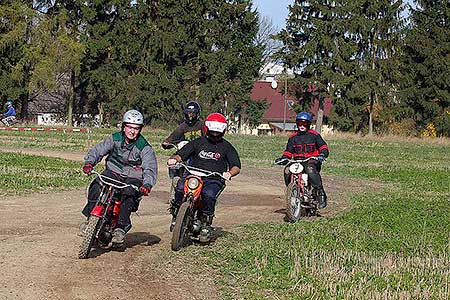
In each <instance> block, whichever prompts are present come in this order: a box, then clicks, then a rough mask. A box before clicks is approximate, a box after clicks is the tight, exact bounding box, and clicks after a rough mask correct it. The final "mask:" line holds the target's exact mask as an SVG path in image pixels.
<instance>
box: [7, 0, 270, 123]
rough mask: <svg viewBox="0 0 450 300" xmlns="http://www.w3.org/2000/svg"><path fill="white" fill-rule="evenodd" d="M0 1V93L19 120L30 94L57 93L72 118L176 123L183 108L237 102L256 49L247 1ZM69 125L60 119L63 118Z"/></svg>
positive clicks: (246, 90) (242, 98)
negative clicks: (134, 116) (15, 107)
mask: <svg viewBox="0 0 450 300" xmlns="http://www.w3.org/2000/svg"><path fill="white" fill-rule="evenodd" d="M0 3H1V6H0V55H1V58H0V68H1V76H0V93H1V95H2V96H3V97H4V98H10V99H18V100H17V102H19V103H20V104H19V106H20V112H21V114H22V117H24V118H26V117H27V113H28V105H29V104H30V103H31V102H32V101H35V99H36V95H39V94H40V93H41V94H42V93H49V92H52V91H55V90H58V91H62V92H63V93H64V95H65V97H64V98H65V99H66V101H65V106H66V107H65V111H66V113H67V116H69V117H68V120H69V122H71V120H72V117H70V116H72V115H80V114H83V113H89V114H100V116H101V121H103V122H107V121H108V122H113V121H114V120H117V119H118V118H120V116H121V114H122V113H123V112H124V111H125V110H126V109H129V108H137V109H139V110H141V111H142V112H143V113H144V115H145V118H146V120H145V121H146V123H147V124H151V125H155V126H158V125H160V124H167V123H174V122H176V121H178V119H179V114H177V112H180V111H181V108H182V107H183V105H184V104H185V103H186V102H188V101H189V100H197V101H199V102H200V103H201V105H202V106H203V107H204V109H205V111H206V112H208V111H213V110H214V111H217V110H219V111H222V112H224V113H227V114H230V113H231V114H232V113H234V112H235V111H241V110H242V108H245V105H246V103H248V102H249V101H250V100H251V98H250V90H251V88H252V83H253V81H254V80H255V78H257V76H258V70H259V68H260V66H261V57H262V52H263V48H262V46H261V45H259V44H257V43H255V42H254V41H255V37H256V35H257V32H258V13H257V12H256V11H255V9H254V8H252V3H251V1H249V0H227V1H223V0H131V1H130V0H93V1H85V0H34V1H24V0H13V1H1V2H0ZM69 125H70V124H69Z"/></svg>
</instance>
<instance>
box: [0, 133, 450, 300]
mask: <svg viewBox="0 0 450 300" xmlns="http://www.w3.org/2000/svg"><path fill="white" fill-rule="evenodd" d="M110 132H111V131H95V132H94V133H91V134H90V136H89V140H88V139H87V135H86V134H83V133H73V134H65V135H63V134H62V133H53V132H50V133H35V132H31V133H27V132H24V133H22V132H20V133H17V132H16V133H11V132H7V133H4V132H2V133H1V134H0V139H1V140H2V143H3V144H5V143H9V146H11V147H16V148H17V149H20V148H21V147H26V148H34V149H50V150H61V151H86V150H87V146H88V144H91V145H92V144H93V142H97V141H100V140H101V139H103V138H104V137H105V136H106V135H107V134H108V133H110ZM167 134H168V132H166V131H160V130H151V131H147V133H146V134H145V135H146V137H147V138H148V140H149V141H150V142H151V143H152V144H154V145H158V144H159V143H160V141H161V140H162V139H163V138H164V137H165V136H166V135H167ZM227 138H228V139H229V140H230V141H231V142H232V143H233V144H234V145H235V146H236V148H237V149H238V151H239V153H240V155H241V158H242V160H243V162H244V165H249V164H250V165H254V164H262V165H263V166H265V167H268V166H270V163H271V161H272V160H273V159H274V158H276V157H278V156H279V155H280V154H281V152H282V150H283V148H284V145H285V143H286V137H283V136H276V137H267V136H265V137H253V136H228V137H227ZM327 140H328V143H329V146H330V152H331V155H330V158H329V160H328V161H327V162H326V164H325V165H324V168H323V173H325V174H327V175H334V176H338V177H339V176H342V177H346V178H355V179H362V180H365V181H376V182H377V183H378V185H377V186H379V188H378V189H376V190H366V191H364V192H358V193H354V194H350V195H349V197H350V198H351V199H352V209H351V210H349V211H346V212H343V213H341V214H337V215H336V216H335V217H330V218H320V219H318V220H316V221H314V222H309V221H300V222H299V223H297V224H281V225H280V224H256V225H249V226H242V227H239V228H237V229H235V230H234V231H235V232H236V233H235V234H229V235H225V236H224V237H222V238H220V239H219V240H218V241H217V242H216V243H215V244H214V247H211V248H200V247H190V248H188V249H186V250H185V251H186V256H191V257H195V258H196V259H198V258H199V256H200V257H203V258H204V259H205V260H206V261H207V262H208V264H209V266H210V267H211V268H214V269H215V270H216V271H215V273H216V274H218V275H217V276H218V278H219V280H220V282H219V285H220V286H221V287H222V291H223V297H224V299H449V298H450V287H449V282H450V254H449V253H450V242H449V240H450V180H449V179H448V178H449V175H450V142H449V141H448V140H417V139H412V140H405V139H396V138H386V139H384V138H381V139H380V138H379V139H369V138H361V137H356V136H344V137H333V138H331V137H330V138H328V139H327ZM155 149H156V150H157V154H158V155H162V154H165V155H167V154H168V153H167V152H164V151H163V150H160V147H155ZM169 152H170V151H169ZM0 158H1V164H0V167H1V172H2V176H1V177H0V178H1V183H2V185H1V186H2V188H1V189H0V193H2V194H5V193H6V194H8V193H10V192H6V190H9V191H11V189H14V190H15V193H23V192H25V191H48V190H50V191H53V190H60V189H67V188H72V187H75V186H82V185H84V184H85V182H86V180H87V179H86V178H85V177H83V176H82V175H81V172H80V171H79V168H80V165H79V163H76V162H67V161H64V160H59V159H50V158H43V157H37V156H29V155H18V154H6V153H0ZM274 172H279V169H278V168H274ZM330 197H333V195H330ZM331 209H332V208H331Z"/></svg>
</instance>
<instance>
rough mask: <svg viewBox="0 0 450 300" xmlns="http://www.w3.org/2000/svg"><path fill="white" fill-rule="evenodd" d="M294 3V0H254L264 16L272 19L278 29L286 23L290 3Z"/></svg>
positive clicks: (254, 3)
mask: <svg viewBox="0 0 450 300" xmlns="http://www.w3.org/2000/svg"><path fill="white" fill-rule="evenodd" d="M292 3H294V0H253V5H254V6H255V7H256V8H257V9H258V11H259V12H260V13H261V15H263V16H267V17H269V18H270V19H272V23H273V26H274V27H276V28H277V29H278V30H280V29H282V28H283V27H284V25H285V24H286V18H287V16H288V13H289V11H288V5H289V4H292Z"/></svg>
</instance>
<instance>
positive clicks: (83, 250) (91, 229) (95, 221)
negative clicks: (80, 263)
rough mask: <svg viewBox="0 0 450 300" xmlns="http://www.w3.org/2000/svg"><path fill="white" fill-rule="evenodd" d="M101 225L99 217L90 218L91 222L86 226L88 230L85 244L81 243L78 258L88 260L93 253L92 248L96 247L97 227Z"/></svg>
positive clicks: (85, 234)
mask: <svg viewBox="0 0 450 300" xmlns="http://www.w3.org/2000/svg"><path fill="white" fill-rule="evenodd" d="M99 224H100V218H99V217H97V216H90V217H89V222H88V224H87V225H86V229H85V231H84V234H83V242H82V243H81V247H80V252H78V258H80V259H86V258H88V256H89V253H90V252H91V248H92V246H93V245H94V241H95V234H96V232H97V227H98V225H99Z"/></svg>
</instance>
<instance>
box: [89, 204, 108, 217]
mask: <svg viewBox="0 0 450 300" xmlns="http://www.w3.org/2000/svg"><path fill="white" fill-rule="evenodd" d="M104 209H105V208H104V207H103V205H97V206H96V207H94V209H93V210H92V211H91V215H92V216H96V217H99V218H101V217H102V215H103V210H104Z"/></svg>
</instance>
